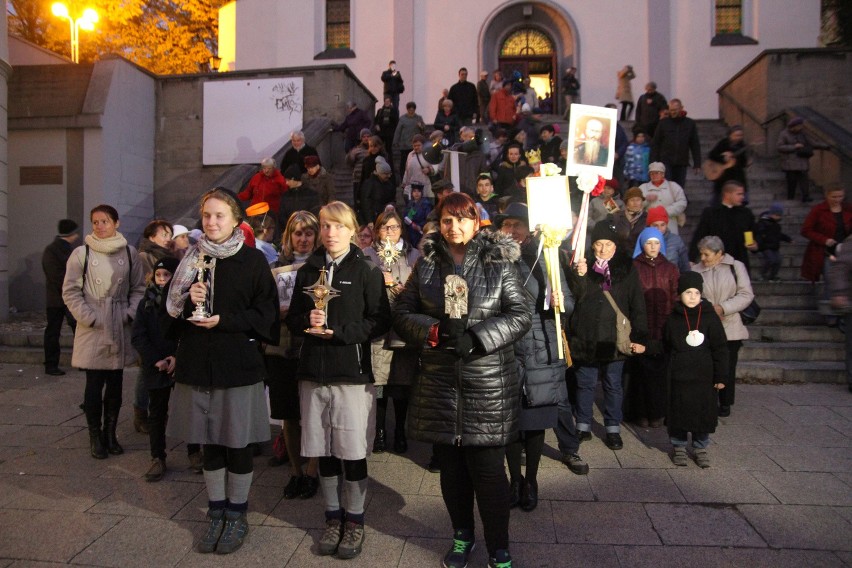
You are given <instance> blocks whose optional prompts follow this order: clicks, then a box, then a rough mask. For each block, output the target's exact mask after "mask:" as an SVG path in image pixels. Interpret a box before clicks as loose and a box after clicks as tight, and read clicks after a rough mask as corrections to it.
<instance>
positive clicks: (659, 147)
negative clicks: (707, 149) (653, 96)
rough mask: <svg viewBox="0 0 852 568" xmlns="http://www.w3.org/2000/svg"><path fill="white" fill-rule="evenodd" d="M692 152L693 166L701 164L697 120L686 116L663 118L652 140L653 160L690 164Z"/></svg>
mask: <svg viewBox="0 0 852 568" xmlns="http://www.w3.org/2000/svg"><path fill="white" fill-rule="evenodd" d="M690 154H692V166H693V167H695V168H697V167H698V166H700V165H701V144H700V142H699V140H698V127H697V126H696V125H695V121H694V120H692V119H691V118H687V117H685V116H679V117H677V118H664V119H663V120H661V121H660V123H659V124H658V125H657V129H656V131H655V132H654V140H653V141H652V142H651V161H652V162H657V161H660V162H665V163H666V164H668V165H670V166H688V165H689V155H690Z"/></svg>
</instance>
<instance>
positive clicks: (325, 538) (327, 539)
mask: <svg viewBox="0 0 852 568" xmlns="http://www.w3.org/2000/svg"><path fill="white" fill-rule="evenodd" d="M341 538H343V522H342V521H341V520H340V519H326V521H325V530H324V531H323V532H322V536H320V539H319V542H318V543H317V554H319V555H320V556H329V555H331V554H334V553H335V552H337V547H338V546H339V545H340V539H341Z"/></svg>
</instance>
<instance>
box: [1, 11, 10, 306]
mask: <svg viewBox="0 0 852 568" xmlns="http://www.w3.org/2000/svg"><path fill="white" fill-rule="evenodd" d="M0 7H2V8H3V14H6V0H0ZM8 36H9V34H8V24H7V22H6V17H5V15H4V17H3V18H2V19H0V321H6V318H7V317H8V314H9V216H8V197H9V185H8V180H9V167H8V152H9V130H8V128H7V126H8V116H9V113H8V108H9V107H8V94H9V91H8V79H9V75H10V74H11V72H12V67H11V65H9V43H8V39H7V38H8Z"/></svg>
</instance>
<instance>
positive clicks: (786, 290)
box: [751, 280, 822, 298]
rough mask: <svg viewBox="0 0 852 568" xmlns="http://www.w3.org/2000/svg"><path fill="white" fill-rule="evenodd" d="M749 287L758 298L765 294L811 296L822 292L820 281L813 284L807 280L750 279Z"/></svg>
mask: <svg viewBox="0 0 852 568" xmlns="http://www.w3.org/2000/svg"><path fill="white" fill-rule="evenodd" d="M751 287H752V289H753V290H754V294H755V295H756V296H757V297H758V298H763V297H766V296H813V297H814V298H816V295H817V294H818V293H821V292H822V283H821V282H820V283H817V284H816V286H814V285H813V284H812V283H810V282H808V281H807V280H787V281H781V282H759V281H757V280H755V281H752V283H751Z"/></svg>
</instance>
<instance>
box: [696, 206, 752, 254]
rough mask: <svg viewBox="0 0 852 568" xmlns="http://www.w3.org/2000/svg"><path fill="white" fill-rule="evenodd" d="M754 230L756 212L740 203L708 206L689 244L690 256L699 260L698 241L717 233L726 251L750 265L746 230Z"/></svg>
mask: <svg viewBox="0 0 852 568" xmlns="http://www.w3.org/2000/svg"><path fill="white" fill-rule="evenodd" d="M746 231H752V232H753V231H754V213H752V212H751V209H749V208H748V207H745V206H743V205H740V206H738V207H728V206H727V205H717V206H715V207H707V208H706V209H704V211H703V212H702V213H701V218H700V219H699V220H698V227H696V229H695V232H694V233H693V234H692V242H691V243H690V244H689V258H690V260H692V261H693V262H698V254H699V251H698V243H699V242H700V241H701V239H703V238H704V237H707V236H710V235H715V236H717V237H719V238H720V239H722V244H723V245H725V252H726V253H728V254H730V255H731V256H732V257H734V258H735V259H736V260H739V261H740V262H742V263H743V264H745V266H746V268H748V267H749V251H748V249H747V248H746V246H745V232H746Z"/></svg>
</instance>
